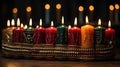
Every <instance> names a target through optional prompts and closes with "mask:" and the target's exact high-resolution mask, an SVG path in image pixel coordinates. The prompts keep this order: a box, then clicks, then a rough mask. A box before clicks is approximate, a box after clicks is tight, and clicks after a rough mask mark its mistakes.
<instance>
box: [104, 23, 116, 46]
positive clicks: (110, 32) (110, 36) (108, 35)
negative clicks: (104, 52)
mask: <svg viewBox="0 0 120 67" xmlns="http://www.w3.org/2000/svg"><path fill="white" fill-rule="evenodd" d="M105 40H106V42H107V45H109V44H113V42H114V40H115V30H114V29H113V28H111V22H110V21H109V22H108V28H106V29H105Z"/></svg>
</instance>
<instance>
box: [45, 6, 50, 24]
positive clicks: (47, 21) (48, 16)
mask: <svg viewBox="0 0 120 67" xmlns="http://www.w3.org/2000/svg"><path fill="white" fill-rule="evenodd" d="M45 23H46V25H49V23H50V5H49V4H45Z"/></svg>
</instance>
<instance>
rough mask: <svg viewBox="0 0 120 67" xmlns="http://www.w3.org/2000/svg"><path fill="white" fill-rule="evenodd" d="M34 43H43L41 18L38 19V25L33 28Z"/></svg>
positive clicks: (43, 35)
mask: <svg viewBox="0 0 120 67" xmlns="http://www.w3.org/2000/svg"><path fill="white" fill-rule="evenodd" d="M34 44H45V28H44V27H42V19H40V27H39V26H38V25H37V26H36V28H35V30H34Z"/></svg>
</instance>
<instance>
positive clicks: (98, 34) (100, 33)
mask: <svg viewBox="0 0 120 67" xmlns="http://www.w3.org/2000/svg"><path fill="white" fill-rule="evenodd" d="M104 43H105V28H104V27H102V26H101V19H99V20H98V26H97V27H95V45H96V46H101V45H104Z"/></svg>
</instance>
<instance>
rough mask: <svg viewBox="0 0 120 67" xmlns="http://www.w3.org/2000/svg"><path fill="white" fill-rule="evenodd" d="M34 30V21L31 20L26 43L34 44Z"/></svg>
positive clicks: (26, 33) (26, 34) (27, 29)
mask: <svg viewBox="0 0 120 67" xmlns="http://www.w3.org/2000/svg"><path fill="white" fill-rule="evenodd" d="M33 34H34V28H32V19H31V18H30V22H29V27H28V28H26V30H25V43H29V44H33V40H34V37H33Z"/></svg>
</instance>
